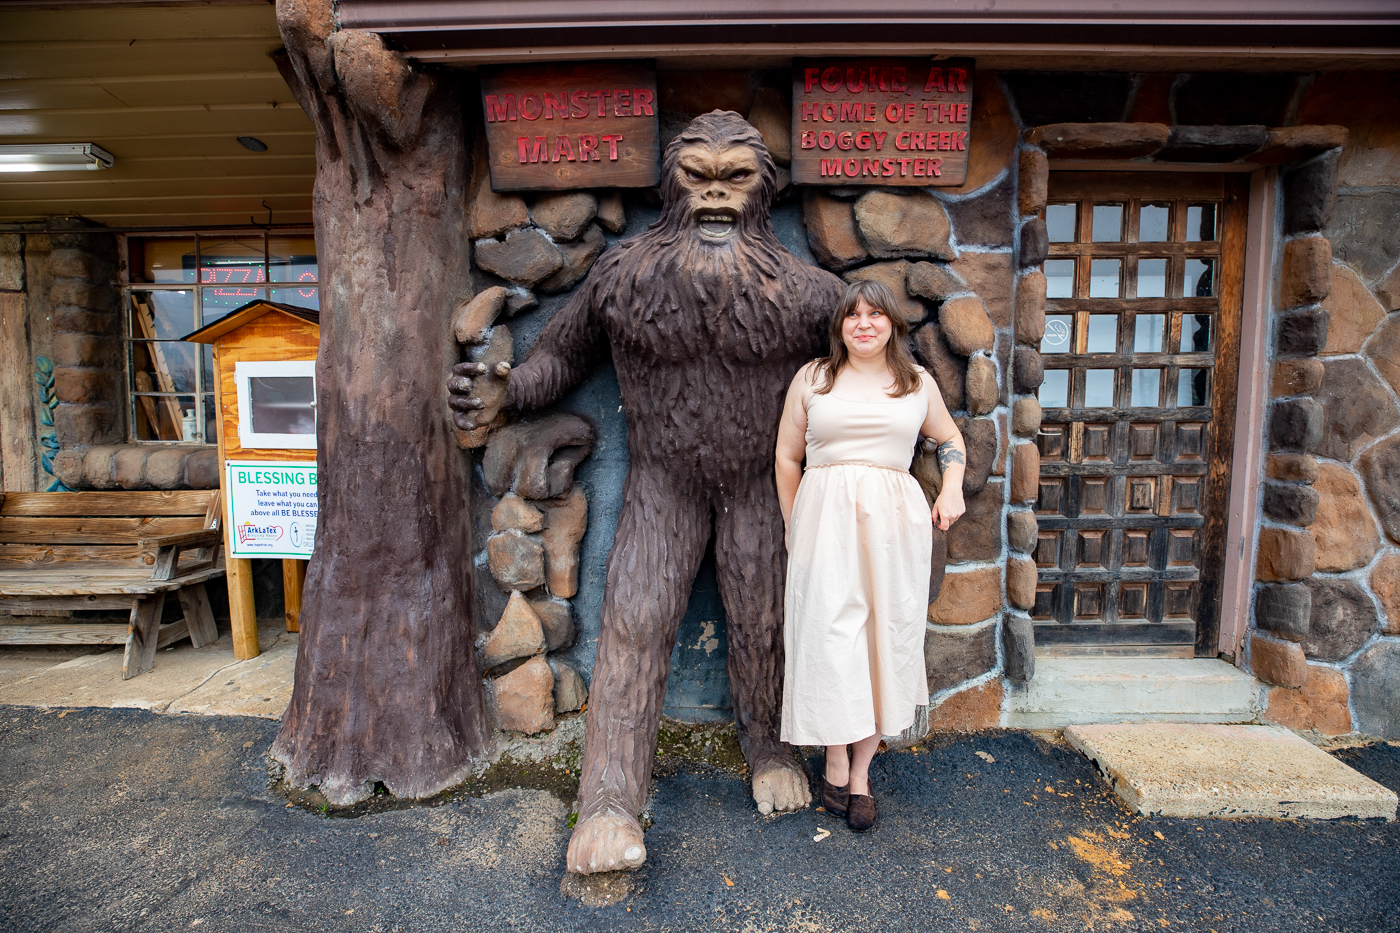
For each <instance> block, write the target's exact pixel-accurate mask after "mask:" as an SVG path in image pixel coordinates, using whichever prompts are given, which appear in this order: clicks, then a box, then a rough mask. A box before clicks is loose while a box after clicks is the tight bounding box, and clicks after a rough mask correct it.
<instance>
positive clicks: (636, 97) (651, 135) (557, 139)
mask: <svg viewBox="0 0 1400 933" xmlns="http://www.w3.org/2000/svg"><path fill="white" fill-rule="evenodd" d="M481 106H482V109H483V111H484V112H485V118H486V143H487V147H488V149H489V151H490V159H491V187H492V189H494V190H496V191H559V190H563V189H569V188H647V187H651V186H652V185H655V184H656V183H657V182H658V181H659V180H660V176H661V168H660V155H661V147H660V133H659V131H658V128H657V121H656V109H657V108H656V72H655V70H654V69H652V68H650V67H648V66H646V65H641V64H637V63H633V62H617V63H580V64H558V65H529V66H520V67H506V68H498V69H493V70H490V71H487V72H486V73H485V74H483V76H482V79H481Z"/></svg>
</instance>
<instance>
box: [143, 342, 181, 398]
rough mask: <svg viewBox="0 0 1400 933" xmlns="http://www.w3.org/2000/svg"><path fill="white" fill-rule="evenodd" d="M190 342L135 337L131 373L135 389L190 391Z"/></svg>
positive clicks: (144, 390) (147, 390)
mask: <svg viewBox="0 0 1400 933" xmlns="http://www.w3.org/2000/svg"><path fill="white" fill-rule="evenodd" d="M196 346H197V345H196V344H193V343H179V342H174V341H164V340H161V341H152V342H150V343H147V342H145V341H134V342H133V343H132V344H131V374H132V379H133V381H134V388H135V389H136V391H137V392H193V391H194V365H195V352H194V351H195V348H196Z"/></svg>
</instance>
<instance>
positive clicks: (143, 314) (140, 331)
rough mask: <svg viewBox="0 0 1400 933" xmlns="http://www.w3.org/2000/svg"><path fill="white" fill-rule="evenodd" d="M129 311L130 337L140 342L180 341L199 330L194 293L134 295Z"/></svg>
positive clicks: (175, 292)
mask: <svg viewBox="0 0 1400 933" xmlns="http://www.w3.org/2000/svg"><path fill="white" fill-rule="evenodd" d="M127 308H128V310H129V312H130V314H131V336H132V337H135V338H136V339H138V340H179V339H181V338H182V337H184V336H185V335H186V334H189V333H191V332H192V331H194V330H195V329H196V328H197V327H198V326H199V325H198V324H197V323H196V322H195V316H194V289H182V290H180V291H169V292H165V291H160V292H132V293H131V296H130V300H129V301H128V302H127Z"/></svg>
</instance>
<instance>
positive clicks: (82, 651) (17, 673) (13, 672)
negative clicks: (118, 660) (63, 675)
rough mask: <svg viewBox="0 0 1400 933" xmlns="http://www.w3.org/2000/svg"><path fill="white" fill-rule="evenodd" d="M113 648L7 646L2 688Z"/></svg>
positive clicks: (1, 654) (0, 670)
mask: <svg viewBox="0 0 1400 933" xmlns="http://www.w3.org/2000/svg"><path fill="white" fill-rule="evenodd" d="M111 650H112V649H111V648H107V647H102V646H94V645H61V646H58V645H56V646H52V647H50V646H47V645H41V646H35V645H7V646H5V647H4V648H3V649H0V687H8V686H9V685H10V684H15V683H19V682H20V681H22V680H28V679H29V678H30V677H33V676H34V675H35V674H38V673H40V672H42V671H46V670H48V669H49V668H51V667H55V666H56V665H59V664H62V663H63V662H64V661H72V660H74V659H76V658H85V657H87V656H89V655H93V654H101V653H103V652H105V651H111Z"/></svg>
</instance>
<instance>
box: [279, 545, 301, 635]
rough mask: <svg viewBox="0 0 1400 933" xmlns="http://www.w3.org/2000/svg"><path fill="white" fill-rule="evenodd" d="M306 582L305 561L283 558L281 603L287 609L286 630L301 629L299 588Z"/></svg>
mask: <svg viewBox="0 0 1400 933" xmlns="http://www.w3.org/2000/svg"><path fill="white" fill-rule="evenodd" d="M305 583H306V561H304V560H295V559H283V561H282V603H283V605H284V606H285V607H286V610H287V631H289V632H300V631H301V588H302V586H303V585H304V584H305Z"/></svg>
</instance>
